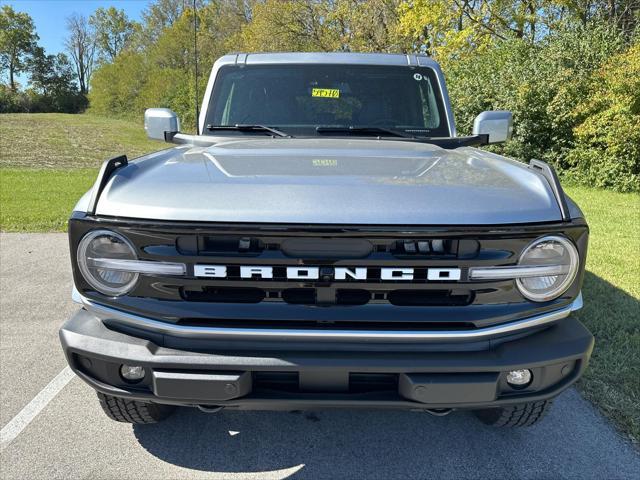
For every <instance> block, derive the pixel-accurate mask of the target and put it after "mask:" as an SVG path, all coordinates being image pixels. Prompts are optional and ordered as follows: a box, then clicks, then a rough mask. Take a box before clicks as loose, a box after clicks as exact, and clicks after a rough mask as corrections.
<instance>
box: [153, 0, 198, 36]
mask: <svg viewBox="0 0 640 480" xmlns="http://www.w3.org/2000/svg"><path fill="white" fill-rule="evenodd" d="M203 6H204V1H203V0H196V8H197V9H201V8H202V7H203ZM191 7H193V0H156V1H155V2H154V3H152V4H151V5H150V6H149V8H147V9H146V10H145V11H144V12H142V18H143V20H144V24H145V34H146V36H147V38H148V40H149V43H153V42H155V41H156V40H157V39H158V37H160V34H161V33H162V31H163V30H164V29H165V28H167V27H170V26H171V25H173V24H174V23H175V22H176V21H177V20H178V19H179V18H180V17H181V16H182V13H183V12H184V11H185V10H186V9H188V8H191Z"/></svg>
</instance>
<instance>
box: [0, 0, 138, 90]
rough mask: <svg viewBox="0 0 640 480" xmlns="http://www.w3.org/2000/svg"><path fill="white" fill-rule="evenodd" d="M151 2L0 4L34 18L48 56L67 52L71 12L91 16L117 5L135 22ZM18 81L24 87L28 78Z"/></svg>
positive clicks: (30, 0) (10, 0)
mask: <svg viewBox="0 0 640 480" xmlns="http://www.w3.org/2000/svg"><path fill="white" fill-rule="evenodd" d="M149 3H150V1H149V0H0V5H10V6H11V7H13V9H14V10H16V11H18V12H25V13H28V14H29V15H30V16H31V18H33V22H34V23H35V27H36V32H37V34H38V36H39V37H40V40H39V42H38V44H39V45H40V46H41V47H43V48H44V49H45V51H46V52H47V54H55V53H58V52H62V51H64V39H65V36H66V34H67V32H66V30H65V19H66V18H67V17H68V16H69V15H71V14H72V13H74V12H75V13H80V14H82V15H85V16H86V17H88V16H89V15H91V14H92V13H93V12H94V11H95V10H96V9H97V8H98V7H107V8H108V7H110V6H114V7H116V8H118V9H122V10H124V11H125V12H126V14H127V16H128V17H129V18H131V19H132V20H140V19H141V17H142V11H143V10H144V9H145V8H146V6H147V5H148V4H149ZM18 81H19V82H20V83H22V84H24V83H25V81H26V78H25V76H24V75H21V76H19V77H18Z"/></svg>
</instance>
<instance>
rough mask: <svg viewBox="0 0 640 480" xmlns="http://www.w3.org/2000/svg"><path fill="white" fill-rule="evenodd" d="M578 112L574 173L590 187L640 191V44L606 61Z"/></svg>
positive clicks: (571, 171) (571, 157) (571, 172)
mask: <svg viewBox="0 0 640 480" xmlns="http://www.w3.org/2000/svg"><path fill="white" fill-rule="evenodd" d="M572 114H573V115H574V117H575V118H576V119H578V121H579V122H580V123H579V124H578V125H577V126H576V127H575V128H574V134H575V138H576V139H575V143H576V146H575V148H574V149H573V150H572V151H570V152H569V154H568V156H567V163H568V167H569V175H571V176H572V177H574V178H575V179H576V180H577V181H578V182H579V183H583V184H587V185H594V186H598V187H606V188H614V189H616V190H619V191H634V190H636V191H637V190H639V189H640V43H636V44H635V45H633V46H632V47H630V48H629V49H628V50H626V51H624V52H622V53H620V54H618V55H616V56H614V57H613V58H611V59H610V60H608V61H607V62H605V63H604V65H603V66H602V67H601V68H600V69H599V70H598V71H597V72H596V74H595V75H594V76H593V77H592V78H591V79H590V81H589V85H588V87H587V89H586V95H585V96H584V98H583V101H582V102H580V103H579V104H577V105H576V107H575V108H574V109H573V111H572Z"/></svg>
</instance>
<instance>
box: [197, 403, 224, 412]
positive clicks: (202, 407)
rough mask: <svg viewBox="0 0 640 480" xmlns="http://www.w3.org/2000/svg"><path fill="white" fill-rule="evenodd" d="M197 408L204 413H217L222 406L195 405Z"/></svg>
mask: <svg viewBox="0 0 640 480" xmlns="http://www.w3.org/2000/svg"><path fill="white" fill-rule="evenodd" d="M196 407H197V408H198V410H200V411H201V412H204V413H218V412H219V411H220V410H222V409H223V408H224V407H220V406H218V405H196Z"/></svg>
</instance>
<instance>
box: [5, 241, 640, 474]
mask: <svg viewBox="0 0 640 480" xmlns="http://www.w3.org/2000/svg"><path fill="white" fill-rule="evenodd" d="M0 253H1V255H0V422H1V426H2V430H3V443H2V451H1V453H0V476H1V478H2V479H23V478H24V479H27V478H28V479H38V478H46V479H50V478H65V479H67V478H68V479H74V478H96V479H100V478H114V479H115V478H117V479H124V478H172V479H173V478H189V479H191V478H222V479H227V478H229V479H250V478H269V479H271V478H274V479H275V478H331V479H342V478H381V479H393V478H435V479H445V478H462V479H466V478H474V479H475V478H478V479H487V478H491V479H497V478H509V479H514V478H530V479H554V480H555V479H564V478H576V479H578V478H579V479H582V480H584V479H591V478H598V479H600V478H606V479H632V478H633V479H637V478H640V454H639V453H638V451H637V449H635V448H634V447H633V446H632V445H630V444H629V443H628V442H626V441H625V440H624V439H622V438H621V437H620V435H619V434H618V433H616V431H615V430H614V429H613V428H612V426H611V425H610V424H609V423H608V422H607V421H606V420H605V419H604V418H603V417H602V416H601V415H600V414H599V413H598V412H597V411H596V410H595V409H594V408H593V407H592V406H591V404H589V403H588V402H587V401H586V400H584V399H583V398H582V397H581V396H580V395H579V394H578V392H577V391H575V390H573V389H571V390H569V391H567V392H565V393H564V394H563V395H561V396H560V397H559V398H558V399H557V401H556V404H555V405H554V407H553V409H552V410H551V413H550V415H549V416H548V417H547V418H546V419H545V420H544V421H543V422H542V423H541V424H539V425H537V426H535V427H532V428H528V429H494V428H489V427H486V426H483V425H482V424H480V423H479V422H477V421H476V420H475V418H474V417H473V416H472V415H471V414H469V413H466V412H454V413H453V414H451V415H449V416H447V417H432V416H430V415H428V414H425V413H417V412H396V411H362V410H356V411H346V410H328V411H313V412H233V411H222V412H220V413H217V414H206V413H202V412H200V411H197V410H195V409H180V410H179V411H178V412H177V413H176V414H175V415H174V416H173V417H171V418H170V419H168V420H167V421H165V422H163V423H159V424H156V425H147V426H131V425H128V424H121V423H117V422H113V421H111V420H109V419H107V417H106V416H104V414H103V413H102V411H101V410H100V407H99V405H98V401H97V399H96V397H95V394H94V392H93V391H92V390H91V389H90V388H89V387H88V386H87V385H85V384H84V383H83V382H82V381H81V380H79V379H78V378H75V377H69V378H72V379H71V381H69V382H68V383H67V380H64V382H63V383H60V381H58V380H59V379H60V378H63V377H64V368H65V366H66V363H65V360H64V357H63V354H62V350H61V348H60V345H59V342H58V336H57V330H58V328H59V327H60V325H61V324H62V322H63V321H64V320H65V319H66V318H67V317H68V316H69V315H70V314H71V312H73V311H74V310H75V309H76V308H77V307H76V306H74V305H73V304H72V303H71V300H70V293H71V272H70V267H69V259H68V247H67V241H66V236H65V235H64V234H1V235H0ZM587 301H588V300H587ZM60 372H63V375H62V376H59V377H56V376H57V375H58V374H60ZM54 378H58V380H57V381H56V382H57V388H55V389H53V390H52V387H51V385H52V384H51V383H50V382H51V381H52V380H53V379H54ZM56 382H53V383H54V384H55V383H56ZM58 390H59V392H58ZM56 392H58V393H57V394H56ZM34 399H35V400H34ZM35 404H37V408H35V407H34V405H35ZM25 411H26V413H25ZM9 431H11V432H13V434H11V435H9V436H7V435H8V434H6V432H9ZM11 432H9V433H11ZM7 439H10V441H5V440H7Z"/></svg>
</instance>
